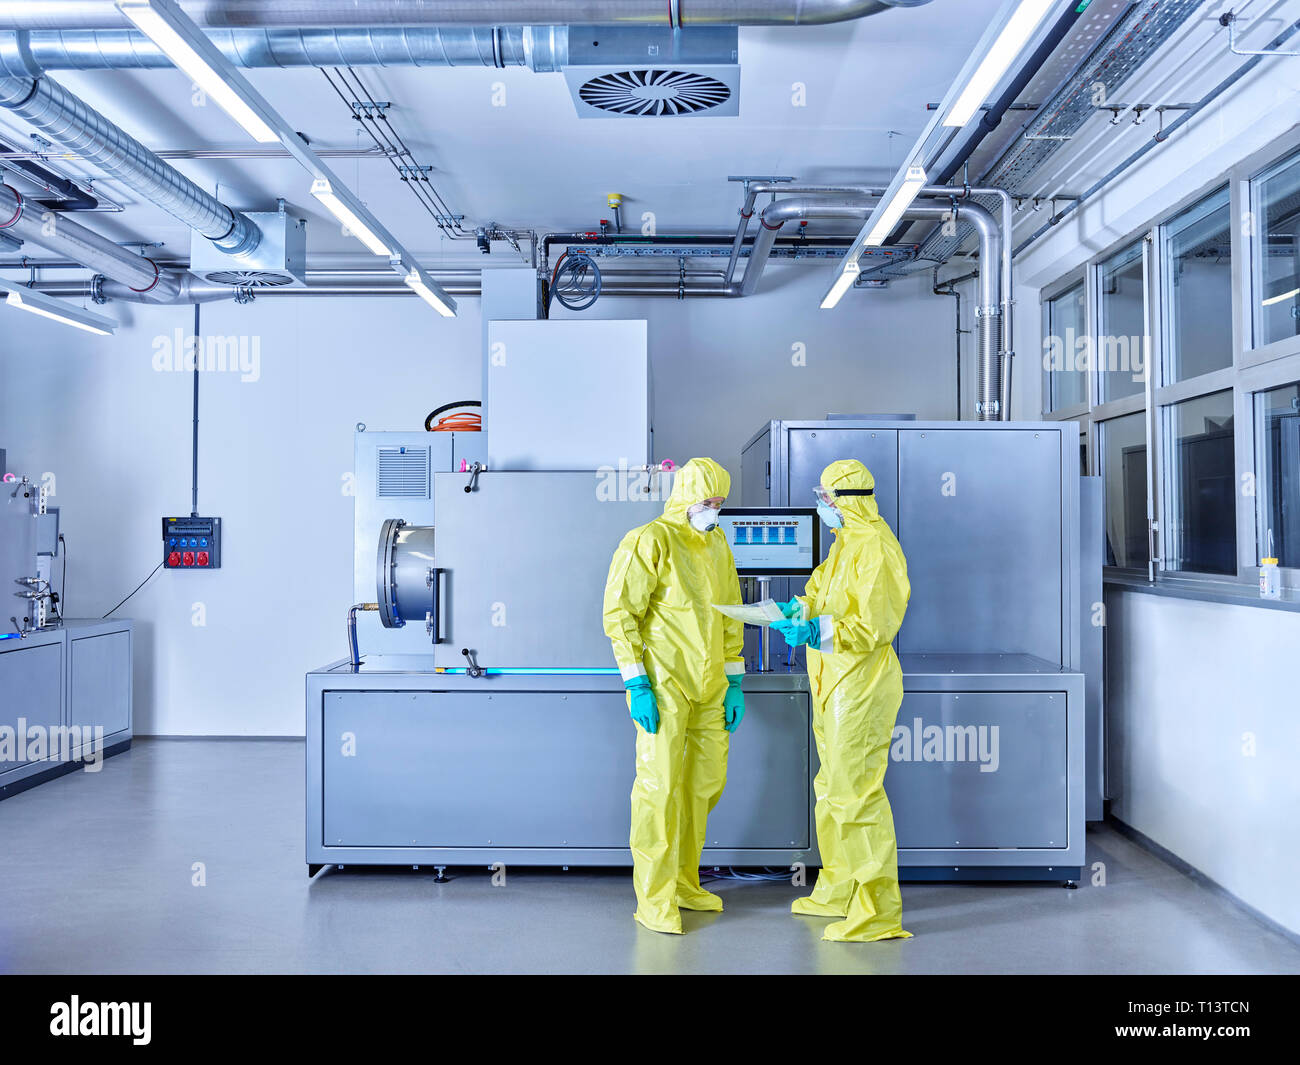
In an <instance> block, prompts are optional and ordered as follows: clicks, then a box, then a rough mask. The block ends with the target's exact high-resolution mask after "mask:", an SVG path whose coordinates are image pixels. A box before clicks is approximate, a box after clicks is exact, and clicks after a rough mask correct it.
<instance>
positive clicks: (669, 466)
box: [659, 459, 677, 473]
mask: <svg viewBox="0 0 1300 1065" xmlns="http://www.w3.org/2000/svg"><path fill="white" fill-rule="evenodd" d="M659 468H660V469H661V470H663V471H664V473H672V472H673V470H675V469H677V463H675V462H674V461H673V460H672V459H664V460H663V462H661V463H659Z"/></svg>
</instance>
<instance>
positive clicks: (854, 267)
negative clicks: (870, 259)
mask: <svg viewBox="0 0 1300 1065" xmlns="http://www.w3.org/2000/svg"><path fill="white" fill-rule="evenodd" d="M861 272H862V267H860V266H859V265H858V260H857V259H849V260H848V261H847V262H845V264H844V265H843V266H842V267H841V268H840V276H839V277H837V278H836V279H835V284H833V285H831V290H830V291H829V292H828V293H826V297H825V298H824V299H823V300H822V310H824V311H829V310H830V309H831V308H832V307H834V306H835V305H836V304H837V303H839V302H840V298H841V297H842V296H843V295H844V293H846V292H848V290H849V289H851V288H852V287H853V282H855V281H856V280H857V279H858V274H860V273H861Z"/></svg>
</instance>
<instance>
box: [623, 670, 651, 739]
mask: <svg viewBox="0 0 1300 1065" xmlns="http://www.w3.org/2000/svg"><path fill="white" fill-rule="evenodd" d="M623 687H624V688H626V689H627V692H628V695H629V696H631V699H630V701H629V703H628V712H629V713H630V714H631V715H632V720H633V721H635V722H636V723H637V724H638V725H640V726H641V727H642V728H643V729H645V730H646V731H647V732H648V733H650V735H652V736H653V735H654V734H655V733H656V732H658V731H659V704H658V703H657V702H655V693H654V691H652V690H651V688H650V678H649V677H633V678H632V679H631V680H625V681H624V682H623Z"/></svg>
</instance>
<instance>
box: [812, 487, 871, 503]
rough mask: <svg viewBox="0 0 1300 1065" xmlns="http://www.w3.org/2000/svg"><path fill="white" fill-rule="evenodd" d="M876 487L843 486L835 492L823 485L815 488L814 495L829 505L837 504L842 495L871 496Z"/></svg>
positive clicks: (820, 501)
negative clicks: (836, 501)
mask: <svg viewBox="0 0 1300 1065" xmlns="http://www.w3.org/2000/svg"><path fill="white" fill-rule="evenodd" d="M875 494H876V490H875V489H874V488H841V489H839V490H838V491H835V492H828V491H827V490H826V489H825V488H823V487H822V486H821V485H817V487H816V488H814V489H813V495H815V496H816V497H817V501H818V502H819V503H824V504H826V506H828V507H833V506H835V500H836V498H838V497H840V496H871V495H875Z"/></svg>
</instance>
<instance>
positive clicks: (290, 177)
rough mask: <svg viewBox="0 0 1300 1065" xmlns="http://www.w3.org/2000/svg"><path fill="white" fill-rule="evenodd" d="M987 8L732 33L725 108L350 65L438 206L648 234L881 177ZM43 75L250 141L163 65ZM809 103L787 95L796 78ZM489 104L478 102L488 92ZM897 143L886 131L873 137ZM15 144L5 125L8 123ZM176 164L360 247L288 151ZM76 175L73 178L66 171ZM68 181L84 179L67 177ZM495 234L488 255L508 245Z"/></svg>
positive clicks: (954, 2) (182, 247)
mask: <svg viewBox="0 0 1300 1065" xmlns="http://www.w3.org/2000/svg"><path fill="white" fill-rule="evenodd" d="M1000 6H1001V0H936V2H934V3H932V4H930V5H927V6H925V7H921V8H915V9H910V10H905V9H900V10H896V11H891V12H887V13H885V14H883V15H878V16H875V17H872V18H867V19H863V20H860V21H857V22H852V23H844V24H839V25H833V26H816V27H800V28H789V29H784V28H752V29H742V30H741V31H740V63H741V67H742V85H741V94H740V116H739V117H736V118H706V117H702V118H687V119H681V118H659V119H656V118H648V119H627V118H618V119H604V120H601V119H583V120H579V119H578V118H577V117H576V115H575V111H574V107H573V104H572V102H571V98H570V95H569V90H568V87H567V85H566V83H565V79H564V76H563V75H562V74H534V73H532V72H531V71H529V70H527V69H523V68H510V69H506V70H496V69H490V68H470V67H457V68H449V69H438V68H424V69H399V68H389V69H373V68H370V69H367V68H358V70H359V73H360V74H361V76H362V77H363V79H364V80H365V82H366V84H367V86H368V87H369V89H370V90H371V92H372V94H373V95H374V97H375V98H376V99H378V100H388V101H392V102H393V104H394V106H393V109H392V111H391V112H390V114H391V119H392V122H393V124H394V125H395V127H396V128H397V130H398V132H399V133H401V135H402V136H403V138H404V139H405V140H406V141H407V143H408V144H409V145H410V147H411V148H412V150H413V151H414V153H415V154H416V156H417V157H418V158H419V159H420V161H421V162H423V163H426V164H432V165H433V166H434V167H435V171H434V174H433V175H432V176H433V180H434V181H435V183H436V185H437V187H438V189H439V191H440V192H441V193H442V195H443V197H444V198H445V199H446V201H447V202H448V204H449V206H450V207H451V208H452V210H454V211H455V212H457V213H462V212H463V213H464V214H465V215H466V216H467V223H469V224H471V225H472V224H476V223H484V222H490V221H495V222H499V223H501V224H502V225H504V226H507V227H519V228H533V229H538V230H539V231H546V230H572V229H592V228H595V226H596V223H597V222H598V220H599V219H601V218H603V217H607V216H608V215H609V211H608V209H607V207H606V206H605V198H606V195H607V194H608V193H611V192H618V193H622V194H623V196H624V197H625V198H626V206H625V208H624V218H625V221H627V222H629V223H635V224H636V226H637V228H639V226H640V218H641V215H642V213H643V212H647V211H650V212H654V214H655V216H656V221H657V226H658V229H659V231H661V232H672V231H686V230H698V229H723V228H730V227H732V226H734V225H735V222H736V208H737V206H738V205H739V202H740V198H741V191H740V188H739V186H738V185H736V184H733V183H728V181H727V177H728V176H729V175H733V174H787V175H795V176H797V177H799V178H800V179H802V180H805V181H810V182H841V181H870V182H878V181H883V180H884V179H887V178H888V177H889V176H890V175H891V174H892V173H893V170H894V168H895V167H896V166H897V164H898V162H899V161H900V160H901V158H902V155H903V153H904V151H905V150H906V148H907V147H908V146H910V145H911V144H912V143H913V141H914V140H915V139H916V137H917V136H918V134H919V133H920V131H921V129H922V128H923V127H924V125H925V123H926V121H927V120H928V117H929V116H928V114H927V112H926V110H925V105H926V104H927V103H928V102H933V101H937V100H939V99H941V98H942V97H943V95H944V93H945V91H946V90H947V88H948V86H949V84H950V83H951V81H952V80H953V78H954V77H955V76H956V74H957V72H958V70H959V69H960V67H961V65H962V64H963V63H964V62H965V60H966V59H967V58H968V56H969V54H970V51H971V49H972V48H973V47H974V45H975V43H976V42H977V41H978V40H979V38H980V36H981V35H982V33H983V32H984V30H985V27H986V25H987V21H988V19H989V18H990V17H991V16H992V14H993V13H994V12H996V11H997V10H998V8H999V7H1000ZM247 75H248V77H249V78H250V80H251V81H252V82H253V83H254V84H255V85H256V86H257V88H258V89H259V90H261V91H262V92H263V93H265V95H266V96H267V97H268V98H269V99H270V101H271V102H272V103H273V104H274V105H275V106H276V107H277V108H278V109H279V110H280V111H281V113H282V114H283V115H284V116H285V117H286V118H287V119H288V120H289V121H290V122H291V123H292V124H293V125H295V126H296V127H297V128H298V129H299V130H301V131H303V132H304V133H306V134H307V135H308V137H309V138H310V139H311V141H312V143H313V145H314V146H316V147H318V148H320V147H355V146H357V145H358V144H361V145H363V146H365V145H369V144H370V143H371V142H370V141H369V138H368V137H366V136H365V135H364V134H363V135H362V138H361V140H360V141H359V140H358V138H357V123H356V122H354V121H353V120H352V118H351V116H350V114H349V112H348V110H347V108H346V107H345V105H344V103H343V102H342V101H341V100H340V99H339V98H338V96H337V95H336V94H335V93H334V91H333V90H332V89H331V88H330V87H329V85H328V84H327V83H326V81H325V79H324V77H323V76H322V74H321V73H320V72H319V71H316V70H291V71H285V70H252V71H248V72H247ZM55 77H56V79H57V80H58V81H59V82H60V83H62V84H63V85H65V86H66V87H67V88H68V89H70V90H71V91H72V92H74V93H77V94H78V95H80V96H82V97H83V98H84V99H85V100H86V101H87V102H88V103H90V104H91V105H92V106H94V107H96V108H98V109H99V110H100V111H102V112H103V113H104V114H105V115H106V116H108V117H109V118H110V119H111V120H113V121H114V122H117V123H118V124H119V125H121V126H122V127H123V128H124V129H126V130H127V131H129V132H130V133H132V134H134V135H135V136H136V137H138V138H139V139H140V140H142V141H143V142H144V143H145V144H146V145H148V146H149V147H151V148H155V149H164V148H216V147H250V146H252V142H251V141H250V140H248V139H247V138H246V136H245V135H244V134H243V131H242V130H240V129H239V127H238V126H236V125H235V124H234V123H233V122H232V121H231V120H230V119H229V118H228V117H227V116H226V115H225V114H224V112H222V111H220V110H219V109H218V108H216V107H215V106H213V105H209V106H194V105H193V104H192V103H191V87H190V85H189V81H188V79H187V78H185V77H184V76H183V75H181V74H180V73H178V72H175V71H163V70H158V71H142V72H72V71H63V72H58V73H56V75H55ZM796 82H798V83H802V84H803V85H804V86H805V88H806V99H807V104H806V106H803V107H796V106H794V105H793V104H792V97H793V94H794V87H795V83H796ZM498 84H499V85H501V86H504V89H505V100H506V103H505V106H504V107H497V106H493V92H494V86H496V85H498ZM0 123H3V124H4V125H6V126H7V127H8V128H9V130H11V131H16V132H17V134H18V137H17V139H18V140H20V141H21V142H23V143H26V138H27V135H28V133H29V132H30V131H29V130H28V129H26V128H25V127H24V126H23V125H22V124H21V123H18V122H16V121H15V120H13V119H12V118H11V117H10V116H9V115H7V114H5V115H3V116H2V117H0ZM891 131H892V132H894V133H896V134H898V135H897V136H895V137H893V138H891V137H890V133H891ZM9 136H10V137H11V138H12V133H11V134H9ZM174 165H176V166H177V168H178V169H180V170H182V171H183V172H184V173H185V174H187V175H188V176H189V177H191V178H192V179H193V180H195V181H196V182H198V183H199V184H200V185H202V186H203V187H205V188H208V189H210V190H215V191H218V193H219V195H220V197H221V199H222V200H224V201H225V202H227V203H229V204H231V205H232V206H234V207H238V208H243V209H248V210H266V209H273V207H274V203H275V199H276V197H277V196H282V197H284V198H285V199H286V200H287V201H288V202H289V204H290V205H291V206H292V207H293V208H294V209H295V211H296V213H298V214H300V215H301V214H305V215H306V217H308V218H309V219H310V220H311V224H310V225H309V229H308V248H309V251H310V252H311V253H312V254H313V255H315V254H332V253H352V252H357V251H359V250H360V246H359V245H358V244H356V243H355V241H352V240H351V239H349V238H347V237H344V236H342V234H341V233H340V232H339V229H338V226H337V224H335V223H334V222H333V221H332V219H330V218H329V216H328V215H326V214H324V213H323V212H322V211H321V210H319V209H318V207H317V205H316V204H315V202H314V201H312V200H311V197H310V196H309V195H308V192H307V190H308V186H309V184H310V181H309V179H308V177H307V175H306V174H305V172H304V171H303V170H302V169H301V168H300V167H299V166H298V165H297V164H296V163H293V162H292V161H289V160H279V159H272V160H197V161H177V162H176V163H175V164H174ZM331 165H332V166H333V167H334V168H335V170H336V172H337V173H338V175H339V176H340V177H341V178H343V179H344V180H345V181H347V182H348V183H350V184H351V185H352V186H353V187H354V189H355V190H356V191H357V192H358V193H359V195H360V196H361V197H362V198H363V199H364V200H365V201H366V202H367V203H368V204H369V205H370V207H371V208H372V209H373V210H374V211H375V212H376V214H378V216H379V217H380V218H381V219H382V221H383V222H384V223H385V224H386V225H387V226H388V227H389V228H390V229H391V230H392V231H393V232H394V233H395V234H396V235H397V236H398V237H399V238H400V239H401V240H402V241H403V242H404V243H406V245H407V246H408V247H409V248H411V249H412V250H413V251H416V252H418V253H421V258H422V260H423V261H424V263H425V265H427V266H431V267H436V266H438V265H439V264H440V263H443V262H450V261H455V260H456V259H465V258H469V259H471V260H472V261H474V262H475V263H477V262H478V260H479V259H480V258H481V257H480V256H479V255H478V253H477V252H476V251H475V249H474V245H473V243H472V242H455V241H445V240H442V239H441V238H440V236H439V234H438V231H437V228H436V226H435V225H434V223H433V221H432V219H430V218H429V216H428V214H427V213H426V212H425V211H424V209H423V208H422V207H421V206H420V205H419V204H418V203H417V202H416V200H415V197H414V196H413V194H412V193H411V191H410V190H409V189H407V188H405V187H404V186H403V185H402V183H401V182H400V181H399V180H398V179H397V178H396V176H395V175H394V173H393V170H392V167H391V166H390V164H389V163H388V162H387V161H386V160H384V159H380V158H374V159H365V160H360V161H357V160H352V159H335V160H331ZM73 169H76V168H75V167H74V168H73ZM83 172H84V171H83ZM102 187H103V188H104V189H105V190H106V191H107V192H108V194H109V195H110V196H111V197H112V198H113V199H114V200H116V201H118V202H120V203H123V204H125V205H126V208H127V209H126V210H125V211H124V212H123V213H121V214H95V215H87V216H83V220H84V221H86V222H87V223H88V224H90V225H91V226H92V227H93V228H96V229H99V230H100V231H101V232H104V233H105V234H106V235H108V236H110V237H112V238H113V239H117V240H127V239H141V238H144V239H151V240H161V241H163V242H164V245H165V246H164V248H163V249H162V250H161V251H160V252H158V253H157V254H159V255H160V256H162V257H164V258H166V257H185V256H186V255H187V254H188V248H189V234H188V231H187V230H185V228H184V227H183V226H180V225H179V224H178V223H176V222H175V221H174V220H173V219H172V218H170V216H168V215H166V214H163V213H161V212H159V211H158V210H157V209H156V208H153V207H152V206H151V205H148V204H140V203H136V202H132V196H131V193H130V192H129V190H127V189H125V188H122V187H120V186H117V185H115V184H112V183H109V182H104V183H102ZM511 254H512V253H511V252H510V250H509V248H508V247H507V246H505V245H497V246H496V247H495V249H494V253H493V257H492V258H493V261H494V262H497V261H500V262H502V263H503V264H504V262H505V261H506V260H507V258H508V257H509V256H510V255H511Z"/></svg>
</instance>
